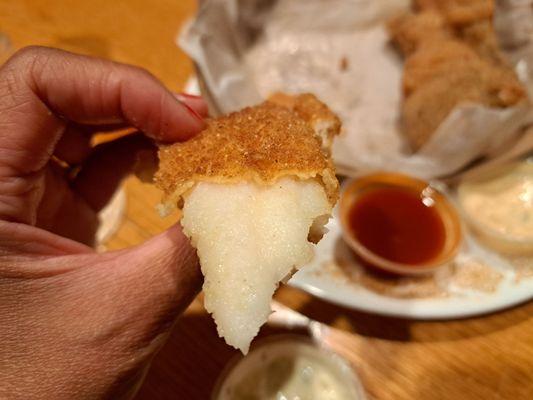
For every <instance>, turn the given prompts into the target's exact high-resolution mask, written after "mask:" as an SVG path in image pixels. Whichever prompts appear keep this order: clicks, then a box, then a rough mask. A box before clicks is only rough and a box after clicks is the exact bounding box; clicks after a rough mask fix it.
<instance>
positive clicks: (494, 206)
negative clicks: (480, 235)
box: [459, 160, 533, 241]
mask: <svg viewBox="0 0 533 400" xmlns="http://www.w3.org/2000/svg"><path fill="white" fill-rule="evenodd" d="M459 200H460V202H461V206H462V208H463V210H464V211H465V212H466V214H467V215H468V217H469V218H470V219H471V220H473V221H474V222H475V223H477V224H478V225H480V226H483V227H484V228H485V229H488V230H490V231H492V232H496V233H498V234H501V235H503V236H505V237H507V238H509V239H513V240H519V241H523V240H526V241H530V240H533V160H530V161H524V162H520V163H517V164H514V165H513V166H511V167H509V168H506V169H505V170H502V171H501V172H500V173H499V174H497V175H493V176H491V177H489V178H486V179H484V180H479V181H475V182H465V183H463V184H461V185H460V187H459Z"/></svg>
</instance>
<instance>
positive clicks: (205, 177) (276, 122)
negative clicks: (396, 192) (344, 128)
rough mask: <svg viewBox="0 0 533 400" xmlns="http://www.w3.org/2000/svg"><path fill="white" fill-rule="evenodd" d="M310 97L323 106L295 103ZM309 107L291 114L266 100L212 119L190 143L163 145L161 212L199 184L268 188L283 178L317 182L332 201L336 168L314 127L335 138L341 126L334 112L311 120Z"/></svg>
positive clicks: (157, 179)
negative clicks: (322, 127)
mask: <svg viewBox="0 0 533 400" xmlns="http://www.w3.org/2000/svg"><path fill="white" fill-rule="evenodd" d="M306 98H307V99H308V100H307V102H308V103H311V104H312V103H315V102H318V103H320V102H319V101H318V100H317V99H316V98H315V97H314V96H313V100H309V98H308V97H307V96H303V97H301V98H299V99H300V100H297V101H298V103H299V104H301V102H302V101H303V99H306ZM320 104H322V103H320ZM311 106H312V105H309V104H308V105H307V106H302V107H300V111H297V110H296V109H295V111H292V110H290V109H289V108H287V107H285V106H282V105H278V104H276V103H274V102H271V101H270V102H265V103H263V104H261V105H259V106H256V107H249V108H245V109H244V110H242V111H239V112H237V113H232V114H229V115H227V116H225V117H221V118H217V119H212V120H210V121H208V126H207V128H206V129H205V130H204V131H203V132H201V133H200V134H199V135H197V136H196V137H194V138H193V139H191V140H189V141H187V142H186V143H177V144H173V145H169V146H161V148H160V151H159V159H160V167H159V170H158V172H157V174H156V176H155V182H156V185H157V186H158V187H159V188H160V189H161V190H163V192H164V194H165V197H164V199H163V202H162V203H163V205H164V207H163V208H164V209H162V211H163V213H165V214H168V213H169V212H171V211H172V210H173V208H175V207H176V205H177V204H178V203H179V200H180V198H181V197H182V196H183V194H184V193H185V192H186V191H188V190H189V189H190V188H191V187H192V186H194V184H195V183H197V182H199V181H207V182H213V181H214V182H217V183H231V182H242V181H251V182H256V183H259V184H270V183H272V182H275V181H276V180H277V179H279V178H281V177H283V176H297V177H299V178H301V179H308V178H313V179H316V180H317V181H319V182H320V183H321V184H322V185H323V186H324V189H325V190H326V193H327V194H328V198H329V199H330V200H331V202H332V203H334V202H335V201H336V200H337V189H338V188H337V179H336V178H335V173H334V169H333V164H332V162H331V159H330V158H329V157H324V155H323V152H322V151H321V146H322V141H321V140H322V139H321V136H322V135H323V133H322V132H315V131H314V130H313V127H314V126H316V123H317V121H318V122H320V121H323V122H324V123H327V124H331V125H332V127H333V128H332V129H333V131H332V133H328V135H330V134H331V135H333V134H337V133H338V131H335V130H339V129H340V122H339V120H338V118H337V117H336V116H335V115H334V114H333V113H330V114H328V115H327V116H324V117H323V118H318V119H317V121H313V119H312V118H313V115H314V114H313V112H310V113H309V115H308V116H306V115H304V112H305V110H306V109H310V107H311ZM315 106H316V107H319V106H318V105H315ZM302 116H304V118H302Z"/></svg>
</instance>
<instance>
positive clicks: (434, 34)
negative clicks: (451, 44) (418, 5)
mask: <svg viewBox="0 0 533 400" xmlns="http://www.w3.org/2000/svg"><path fill="white" fill-rule="evenodd" d="M388 30H389V34H390V36H391V38H392V40H393V42H394V43H395V44H396V45H397V46H398V48H399V49H400V51H401V52H402V53H403V54H404V55H409V54H411V53H413V52H415V51H416V50H417V49H418V48H419V47H420V46H422V45H423V43H426V42H432V41H434V40H442V39H447V38H450V37H451V36H452V31H451V29H450V28H449V26H448V24H447V22H446V20H445V19H444V18H443V17H442V15H441V14H439V13H438V12H435V11H431V10H430V11H425V12H421V13H419V14H412V13H406V14H401V15H399V16H397V17H395V18H392V19H391V20H390V21H389V23H388Z"/></svg>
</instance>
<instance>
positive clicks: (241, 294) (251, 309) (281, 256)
mask: <svg viewBox="0 0 533 400" xmlns="http://www.w3.org/2000/svg"><path fill="white" fill-rule="evenodd" d="M274 101H275V102H277V103H275V102H274ZM274 101H270V102H265V103H263V104H261V105H259V106H256V107H250V108H246V109H244V110H242V111H239V112H237V113H233V114H230V115H227V116H224V117H220V118H217V119H213V120H210V121H208V126H207V128H206V129H205V130H204V131H203V132H201V133H200V134H199V135H198V136H196V137H195V138H193V139H191V140H190V141H188V142H185V143H177V144H173V145H169V146H162V147H161V148H160V151H159V158H160V165H159V170H158V172H157V173H156V176H155V182H156V184H157V186H158V187H160V188H161V189H162V190H163V191H164V193H165V196H164V199H163V206H162V211H163V212H164V213H167V212H169V211H170V210H172V209H174V208H176V207H178V208H181V209H182V212H183V216H182V220H181V223H182V226H183V231H184V233H185V234H186V235H187V236H188V237H189V238H190V239H191V242H192V244H193V245H194V246H195V247H196V249H197V252H198V256H199V259H200V264H201V268H202V273H203V274H204V277H205V279H204V287H203V289H204V294H205V307H206V309H207V310H208V311H209V312H210V313H211V314H212V315H213V318H214V320H215V322H216V324H217V330H218V333H219V335H220V336H222V337H224V338H225V340H226V342H227V343H228V344H230V345H232V346H234V347H236V348H238V349H240V350H241V351H242V352H243V353H246V352H247V351H248V348H249V345H250V342H251V340H252V339H253V337H254V336H255V335H256V334H257V332H258V331H259V328H260V327H261V325H262V324H263V323H264V322H266V320H267V317H268V315H269V314H270V312H271V308H270V301H271V299H272V296H273V294H274V292H275V290H276V288H277V286H278V284H279V282H280V281H282V280H284V279H287V278H288V277H290V276H291V274H292V273H293V272H294V271H295V270H296V269H298V268H299V267H301V266H302V265H304V264H306V263H307V262H309V261H310V260H311V258H312V256H313V245H312V243H311V242H317V241H318V240H320V238H321V237H322V235H323V233H324V230H323V226H324V224H325V223H326V222H327V220H328V217H329V215H330V214H331V210H332V208H333V206H334V204H335V202H336V200H337V198H338V182H337V179H336V177H335V171H334V169H333V163H332V161H331V158H330V149H329V147H328V146H329V145H328V143H330V142H331V139H332V138H333V136H334V135H336V134H338V133H339V130H340V122H339V119H338V118H337V116H335V115H334V114H333V113H332V112H331V111H329V109H328V108H327V107H326V106H325V105H324V104H322V103H320V102H319V101H318V100H317V99H316V98H315V97H314V96H311V95H301V96H297V97H294V98H291V97H288V96H283V95H278V96H276V97H275V98H274ZM280 104H283V105H280ZM323 147H324V149H323Z"/></svg>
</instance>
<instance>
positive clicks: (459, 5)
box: [389, 0, 527, 150]
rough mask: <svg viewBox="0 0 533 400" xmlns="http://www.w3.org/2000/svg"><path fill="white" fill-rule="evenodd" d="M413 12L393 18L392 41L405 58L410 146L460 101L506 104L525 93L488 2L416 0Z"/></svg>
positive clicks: (423, 138)
mask: <svg viewBox="0 0 533 400" xmlns="http://www.w3.org/2000/svg"><path fill="white" fill-rule="evenodd" d="M415 4H416V6H417V9H418V11H419V12H418V13H416V14H407V15H403V16H400V17H397V18H396V19H394V20H392V21H391V23H390V24H389V32H390V34H391V36H392V40H393V41H394V42H395V43H396V44H397V46H398V47H399V48H400V50H401V51H402V52H403V53H404V55H405V56H406V61H405V65H404V73H403V94H404V101H403V106H402V117H403V125H404V130H405V133H406V135H407V137H408V139H409V141H410V142H411V147H412V148H413V149H414V150H418V149H419V148H420V147H421V146H422V145H423V144H425V143H426V142H427V141H428V140H429V138H430V137H431V135H432V134H433V133H434V131H435V130H436V129H437V128H438V127H439V125H440V124H441V123H442V122H443V121H444V120H445V119H446V117H447V116H448V115H449V113H450V112H451V111H452V110H453V109H454V108H455V107H457V106H459V105H461V104H463V103H476V104H482V105H485V106H487V107H500V108H504V107H510V106H513V105H516V104H518V103H520V102H521V101H525V100H526V99H527V94H526V91H525V88H524V87H523V86H522V84H521V83H520V81H519V80H518V77H517V76H516V74H515V72H514V71H513V70H512V68H511V67H510V66H509V65H508V64H507V63H506V62H505V60H504V57H503V56H502V54H501V52H500V49H499V46H498V42H497V38H496V34H495V32H494V27H493V25H492V21H491V18H492V15H493V8H494V4H493V1H492V0H472V1H467V0H442V1H441V0H438V1H437V0H416V2H415Z"/></svg>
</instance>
